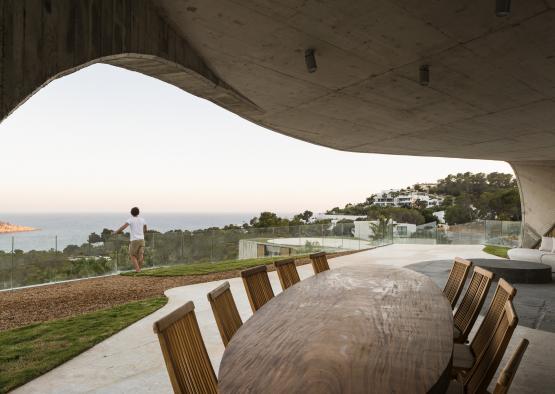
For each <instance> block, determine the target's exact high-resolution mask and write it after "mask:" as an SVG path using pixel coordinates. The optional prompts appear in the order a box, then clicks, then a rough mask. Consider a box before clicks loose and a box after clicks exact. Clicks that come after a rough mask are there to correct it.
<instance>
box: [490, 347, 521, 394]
mask: <svg viewBox="0 0 555 394" xmlns="http://www.w3.org/2000/svg"><path fill="white" fill-rule="evenodd" d="M529 343H530V342H529V341H528V339H522V341H520V344H519V345H518V347H517V348H516V350H515V351H514V353H513V355H512V356H511V359H510V360H509V362H508V363H507V365H506V366H505V368H504V369H503V371H501V374H500V375H499V378H498V379H497V383H496V385H495V389H494V390H493V394H507V393H508V392H509V388H510V387H511V383H513V379H514V377H515V375H516V371H517V369H518V366H519V365H520V361H522V356H524V352H525V351H526V348H527V347H528V344H529Z"/></svg>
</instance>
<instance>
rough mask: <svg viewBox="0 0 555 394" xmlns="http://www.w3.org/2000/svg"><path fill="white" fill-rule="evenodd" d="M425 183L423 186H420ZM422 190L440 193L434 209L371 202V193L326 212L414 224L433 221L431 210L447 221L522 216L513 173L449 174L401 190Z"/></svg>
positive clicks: (455, 221)
mask: <svg viewBox="0 0 555 394" xmlns="http://www.w3.org/2000/svg"><path fill="white" fill-rule="evenodd" d="M424 185H425V186H426V187H425V188H423V187H422V186H424ZM421 190H422V191H424V190H425V191H426V192H427V193H430V194H433V195H438V196H441V197H442V198H443V201H442V203H441V204H440V205H437V206H436V207H433V208H422V207H419V206H412V207H402V208H401V207H378V206H376V204H374V201H375V198H376V195H375V194H374V195H371V196H369V197H368V198H367V199H366V200H365V201H363V202H359V203H354V204H353V203H350V204H347V205H345V207H344V208H339V207H335V208H333V209H330V210H329V211H327V213H330V214H346V215H367V216H368V217H369V218H371V219H375V218H378V217H380V216H385V217H391V218H393V219H394V220H397V221H407V222H408V223H416V224H421V223H424V222H428V221H433V220H436V219H435V218H434V217H433V215H432V213H433V212H434V211H445V220H446V222H447V223H448V224H456V223H467V222H471V221H473V220H476V219H488V220H521V217H522V215H521V211H520V194H519V191H518V186H517V182H516V179H515V178H514V176H513V175H512V174H503V173H499V172H492V173H490V174H484V173H477V174H473V173H470V172H465V173H459V174H456V175H448V176H446V177H445V178H443V179H439V180H438V181H437V183H435V184H416V185H413V186H409V187H406V188H404V189H401V190H400V192H407V191H421Z"/></svg>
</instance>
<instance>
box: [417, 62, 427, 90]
mask: <svg viewBox="0 0 555 394" xmlns="http://www.w3.org/2000/svg"><path fill="white" fill-rule="evenodd" d="M418 79H419V82H420V85H422V86H428V85H429V84H430V66H428V65H427V64H423V65H421V66H420V73H419V78H418Z"/></svg>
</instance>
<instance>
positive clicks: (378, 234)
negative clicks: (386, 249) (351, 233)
mask: <svg viewBox="0 0 555 394" xmlns="http://www.w3.org/2000/svg"><path fill="white" fill-rule="evenodd" d="M390 221H391V218H388V217H385V216H380V217H379V218H378V220H377V221H376V222H373V223H372V222H371V223H369V226H370V230H372V234H373V235H372V238H373V239H384V238H386V237H387V236H388V234H389V227H390V226H389V224H390Z"/></svg>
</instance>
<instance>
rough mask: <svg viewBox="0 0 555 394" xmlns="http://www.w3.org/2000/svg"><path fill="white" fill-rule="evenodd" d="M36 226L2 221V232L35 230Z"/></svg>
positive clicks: (0, 227) (0, 231)
mask: <svg viewBox="0 0 555 394" xmlns="http://www.w3.org/2000/svg"><path fill="white" fill-rule="evenodd" d="M35 230H37V229H36V228H33V227H27V226H18V225H17V224H11V223H7V222H2V221H0V234H2V233H21V232H24V231H35Z"/></svg>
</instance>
